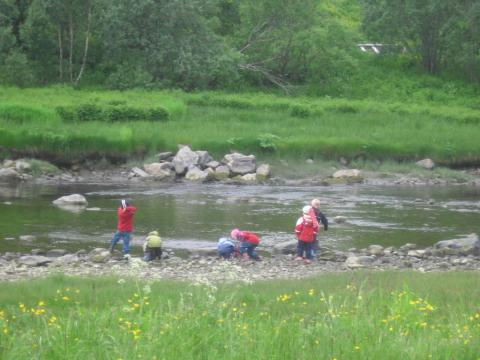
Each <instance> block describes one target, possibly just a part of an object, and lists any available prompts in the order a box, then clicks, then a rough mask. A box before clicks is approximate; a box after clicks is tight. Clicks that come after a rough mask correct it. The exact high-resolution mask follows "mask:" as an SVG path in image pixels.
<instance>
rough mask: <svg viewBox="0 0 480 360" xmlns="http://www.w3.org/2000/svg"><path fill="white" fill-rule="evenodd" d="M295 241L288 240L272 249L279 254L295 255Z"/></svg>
mask: <svg viewBox="0 0 480 360" xmlns="http://www.w3.org/2000/svg"><path fill="white" fill-rule="evenodd" d="M297 243H298V242H297V240H288V241H283V242H280V243H277V244H275V245H273V247H272V249H273V251H274V252H276V253H280V254H284V255H287V254H295V253H296V252H297Z"/></svg>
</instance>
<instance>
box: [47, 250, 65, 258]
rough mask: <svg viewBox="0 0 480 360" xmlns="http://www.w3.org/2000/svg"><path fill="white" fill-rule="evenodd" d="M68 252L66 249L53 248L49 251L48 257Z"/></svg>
mask: <svg viewBox="0 0 480 360" xmlns="http://www.w3.org/2000/svg"><path fill="white" fill-rule="evenodd" d="M67 253H68V251H67V250H65V249H51V250H48V251H47V256H48V257H60V256H63V255H66V254H67Z"/></svg>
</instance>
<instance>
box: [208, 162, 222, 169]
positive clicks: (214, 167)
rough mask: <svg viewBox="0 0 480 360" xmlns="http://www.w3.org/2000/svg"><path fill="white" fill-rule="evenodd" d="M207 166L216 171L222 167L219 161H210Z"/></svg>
mask: <svg viewBox="0 0 480 360" xmlns="http://www.w3.org/2000/svg"><path fill="white" fill-rule="evenodd" d="M206 166H207V167H209V168H212V169H216V168H217V167H219V166H220V163H219V162H218V161H215V160H212V161H209V162H208V163H207V164H206Z"/></svg>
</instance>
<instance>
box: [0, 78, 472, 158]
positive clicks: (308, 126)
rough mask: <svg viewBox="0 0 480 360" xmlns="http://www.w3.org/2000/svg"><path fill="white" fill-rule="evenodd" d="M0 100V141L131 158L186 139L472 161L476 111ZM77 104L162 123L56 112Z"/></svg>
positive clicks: (367, 103) (338, 104)
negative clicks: (70, 118)
mask: <svg viewBox="0 0 480 360" xmlns="http://www.w3.org/2000/svg"><path fill="white" fill-rule="evenodd" d="M0 101H1V104H2V105H1V106H0V146H1V147H2V148H3V150H4V151H9V150H11V151H13V150H15V151H18V150H20V151H21V152H23V153H25V154H27V155H33V156H35V155H36V154H42V153H47V154H54V155H55V156H56V157H61V158H62V157H63V158H66V159H68V158H79V157H80V158H81V157H85V156H90V155H91V154H97V155H98V156H106V157H109V156H112V157H115V156H122V157H124V158H129V157H130V158H131V157H135V156H140V157H143V156H145V155H147V154H152V153H154V152H156V151H164V150H174V149H176V146H177V145H178V144H189V145H190V146H191V147H192V148H194V149H197V150H199V149H205V150H208V151H210V152H211V153H213V154H215V155H218V156H219V155H223V154H225V153H227V152H229V151H232V150H237V151H241V152H245V153H255V154H256V155H259V156H260V157H262V156H265V157H267V156H270V157H272V156H274V157H278V158H281V157H284V156H293V157H297V158H317V159H320V158H323V159H327V160H338V158H340V157H341V156H343V157H345V158H347V159H349V160H355V159H358V158H361V159H371V160H372V159H379V160H394V161H403V160H414V159H419V158H423V157H431V158H433V159H434V160H435V161H436V162H437V163H440V164H444V165H449V166H461V165H476V164H478V163H480V142H478V141H477V139H478V138H479V137H480V126H479V123H480V110H478V109H473V108H471V107H467V106H460V105H458V104H453V105H449V106H446V105H441V103H436V104H432V103H427V102H420V103H394V102H390V103H387V102H385V101H377V100H372V99H370V100H365V99H364V100H347V99H330V98H307V97H297V98H287V97H281V96H274V95H267V94H248V93H246V94H226V93H216V92H209V93H198V94H187V93H183V92H176V91H152V92H147V91H140V90H136V91H133V90H132V91H126V92H115V91H103V90H97V91H88V90H80V91H79V90H72V89H70V88H65V87H51V88H45V89H23V90H20V89H15V88H0ZM82 104H94V105H96V106H98V107H99V108H102V107H107V108H108V107H114V106H123V107H127V108H128V107H132V108H137V109H142V108H145V109H150V108H156V107H162V108H165V109H166V110H168V112H169V114H170V121H166V122H161V123H158V122H152V121H142V120H137V121H124V122H121V123H112V122H108V121H88V122H64V121H62V120H61V119H60V117H59V116H58V114H57V113H56V111H55V109H56V108H58V107H59V106H63V107H69V106H78V105H82Z"/></svg>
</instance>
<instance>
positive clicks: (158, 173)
mask: <svg viewBox="0 0 480 360" xmlns="http://www.w3.org/2000/svg"><path fill="white" fill-rule="evenodd" d="M143 168H144V169H145V171H146V172H147V173H148V174H149V175H150V176H152V177H153V178H155V180H164V179H170V178H173V177H174V176H175V173H174V172H173V171H172V170H171V168H172V164H171V163H168V162H161V163H151V164H144V165H143Z"/></svg>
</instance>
